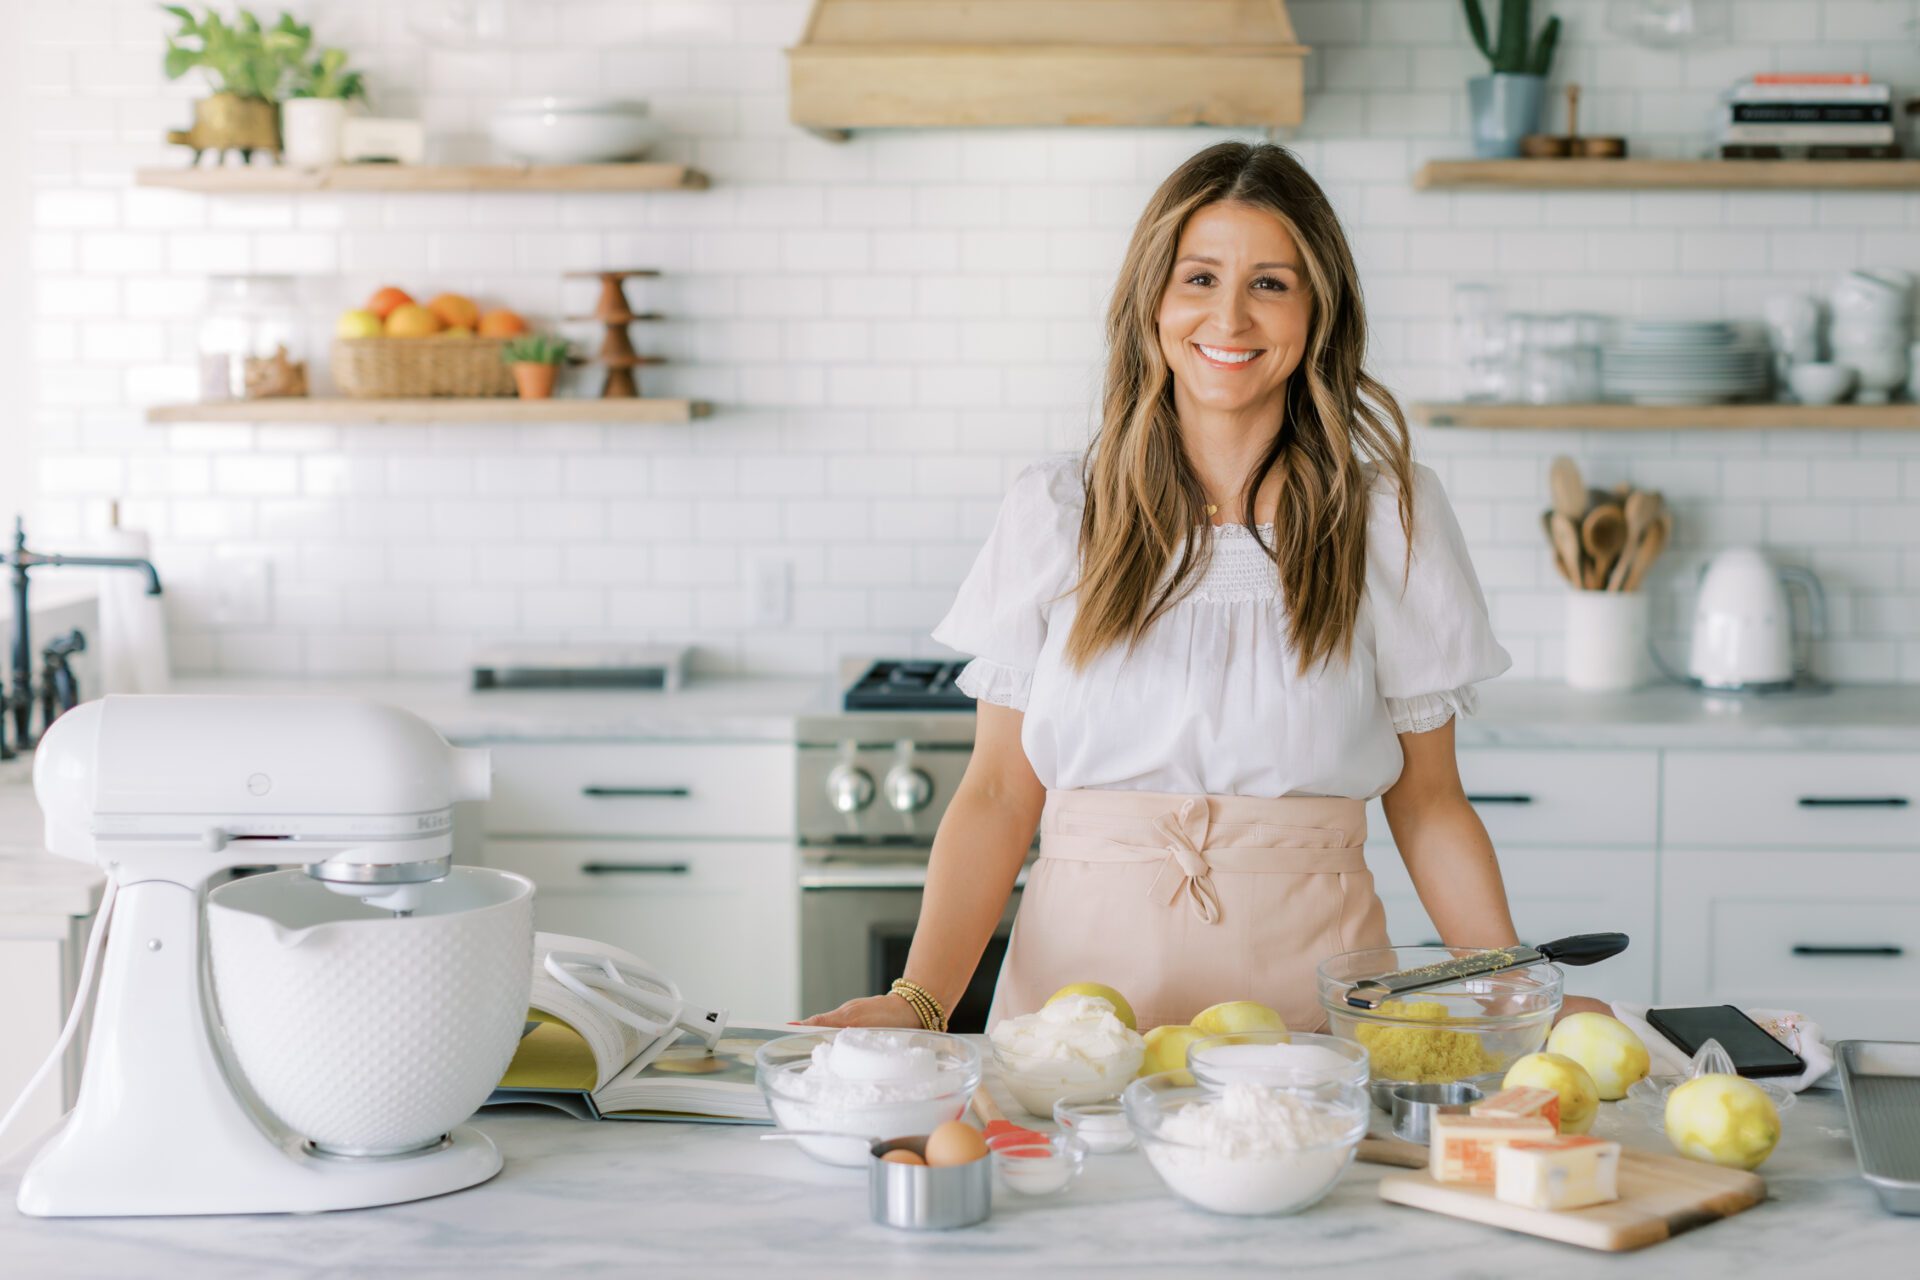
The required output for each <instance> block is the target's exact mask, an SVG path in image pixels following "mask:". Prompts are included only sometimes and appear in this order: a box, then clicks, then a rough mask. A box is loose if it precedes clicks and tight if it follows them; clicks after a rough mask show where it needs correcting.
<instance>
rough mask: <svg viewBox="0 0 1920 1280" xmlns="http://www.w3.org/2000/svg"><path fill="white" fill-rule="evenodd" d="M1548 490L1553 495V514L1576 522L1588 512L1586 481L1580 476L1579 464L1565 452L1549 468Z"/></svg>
mask: <svg viewBox="0 0 1920 1280" xmlns="http://www.w3.org/2000/svg"><path fill="white" fill-rule="evenodd" d="M1547 492H1548V493H1549V494H1551V495H1552V497H1553V514H1555V515H1557V516H1565V517H1566V518H1567V519H1569V520H1571V521H1573V522H1574V523H1575V524H1578V523H1579V522H1580V518H1581V517H1582V516H1584V515H1586V514H1587V485H1586V481H1584V480H1582V479H1581V478H1580V467H1579V464H1577V463H1576V462H1574V460H1573V459H1572V458H1569V457H1567V456H1566V455H1565V454H1562V455H1561V456H1559V457H1557V458H1555V459H1554V460H1553V463H1552V465H1550V466H1549V467H1548V468H1547Z"/></svg>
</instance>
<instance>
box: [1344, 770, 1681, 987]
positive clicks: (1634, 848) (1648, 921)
mask: <svg viewBox="0 0 1920 1280" xmlns="http://www.w3.org/2000/svg"><path fill="white" fill-rule="evenodd" d="M1459 759H1460V781H1461V784H1462V785H1463V786H1464V787H1465V788H1466V792H1467V796H1468V798H1469V799H1470V800H1471V801H1472V802H1473V806H1474V809H1475V811H1476V812H1477V813H1478V814H1479V815H1480V820H1481V822H1482V823H1483V824H1484V825H1485V826H1486V828H1487V834H1488V836H1489V837H1491V838H1492V840H1493V846H1494V850H1495V852H1496V853H1497V854H1498V855H1499V858H1500V872H1501V875H1502V876H1503V877H1504V878H1505V880H1506V885H1507V901H1508V905H1509V906H1510V907H1511V908H1512V910H1513V923H1514V928H1515V929H1516V930H1517V931H1518V932H1519V934H1520V937H1521V938H1522V939H1523V940H1525V941H1527V942H1549V941H1551V940H1553V939H1554V938H1561V937H1565V936H1567V935H1568V934H1574V933H1609V932H1619V933H1624V934H1626V935H1627V936H1628V937H1629V938H1631V939H1632V945H1631V946H1629V947H1628V949H1627V950H1626V952H1624V953H1623V954H1621V955H1619V956H1616V957H1614V958H1613V959H1611V960H1606V961H1603V962H1601V963H1600V964H1599V965H1597V966H1595V967H1593V968H1590V969H1584V970H1581V969H1569V970H1568V971H1567V986H1568V989H1569V990H1571V991H1574V992H1577V993H1578V994H1580V995H1588V996H1595V997H1598V998H1602V999H1608V1000H1616V999H1624V1000H1631V1001H1636V1002H1641V1003H1648V1002H1651V1001H1652V1000H1653V997H1654V980H1655V974H1656V971H1657V967H1658V965H1657V957H1656V952H1657V949H1658V945H1659V943H1658V938H1657V936H1656V935H1657V929H1656V919H1655V911H1654V893H1655V888H1656V882H1657V878H1658V874H1657V867H1658V856H1659V855H1658V851H1657V847H1656V842H1657V838H1658V832H1659V794H1660V792H1659V787H1660V760H1659V754H1658V753H1657V752H1653V751H1565V750H1553V751H1519V750H1511V749H1506V748H1500V749H1463V750H1462V751H1461V752H1460V756H1459ZM1367 865H1368V867H1369V868H1370V869H1371V870H1372V872H1373V875H1374V883H1375V888H1376V889H1377V890H1378V891H1379V894H1380V899H1381V902H1382V903H1383V904H1384V905H1385V907H1386V910H1387V936H1389V937H1390V938H1392V939H1393V940H1394V941H1395V942H1397V943H1403V944H1409V945H1415V944H1420V943H1428V942H1437V941H1439V940H1440V935H1439V931H1438V930H1437V929H1435V928H1434V926H1433V923H1432V921H1430V920H1429V919H1428V917H1427V913H1426V911H1425V909H1424V908H1422V907H1421V905H1420V899H1419V896H1418V895H1417V894H1416V893H1415V892H1414V888H1413V881H1412V879H1411V878H1410V877H1409V876H1408V875H1407V871H1406V867H1405V865H1404V864H1403V863H1402V862H1401V860H1400V855H1399V852H1398V850H1397V849H1396V848H1395V847H1394V843H1393V833H1392V832H1391V831H1390V830H1389V829H1388V827H1387V820H1386V816H1385V814H1384V812H1383V811H1382V810H1381V807H1380V803H1379V801H1377V800H1376V801H1374V802H1372V803H1371V804H1369V805H1368V813H1367Z"/></svg>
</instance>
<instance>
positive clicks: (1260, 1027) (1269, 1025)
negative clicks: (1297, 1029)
mask: <svg viewBox="0 0 1920 1280" xmlns="http://www.w3.org/2000/svg"><path fill="white" fill-rule="evenodd" d="M1193 1025H1194V1026H1196V1027H1198V1028H1199V1029H1200V1030H1202V1031H1204V1032H1206V1033H1207V1034H1208V1035H1210V1036H1227V1035H1232V1034H1234V1033H1235V1032H1237V1031H1285V1030H1286V1029H1287V1023H1286V1020H1285V1019H1284V1018H1282V1017H1281V1016H1280V1015H1279V1014H1278V1013H1276V1012H1275V1011H1273V1010H1272V1009H1269V1008H1267V1006H1265V1005H1263V1004H1255V1003H1254V1002H1253V1001H1251V1000H1230V1001H1228V1002H1227V1003H1226V1004H1216V1005H1214V1006H1212V1007H1211V1008H1207V1009H1202V1010H1201V1011H1200V1015H1199V1016H1198V1017H1197V1018H1195V1019H1194V1020H1193Z"/></svg>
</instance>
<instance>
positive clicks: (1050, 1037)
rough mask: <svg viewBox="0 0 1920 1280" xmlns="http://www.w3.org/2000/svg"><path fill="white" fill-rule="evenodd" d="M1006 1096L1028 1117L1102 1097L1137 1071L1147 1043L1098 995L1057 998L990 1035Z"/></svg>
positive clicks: (1046, 1116)
mask: <svg viewBox="0 0 1920 1280" xmlns="http://www.w3.org/2000/svg"><path fill="white" fill-rule="evenodd" d="M990 1039H991V1040H992V1043H993V1061H994V1065H995V1066H996V1067H997V1068H998V1069H999V1072H1000V1079H1001V1080H1002V1081H1003V1082H1005V1084H1006V1086H1007V1092H1008V1093H1009V1094H1011V1095H1013V1100H1014V1101H1015V1102H1017V1103H1019V1104H1020V1106H1021V1107H1022V1108H1024V1109H1025V1110H1026V1111H1027V1112H1028V1114H1030V1115H1035V1116H1039V1117H1041V1118H1042V1119H1051V1118H1052V1117H1053V1104H1054V1103H1056V1102H1058V1101H1060V1100H1061V1099H1062V1098H1102V1097H1111V1096H1113V1095H1114V1094H1116V1093H1118V1092H1120V1090H1121V1089H1122V1088H1124V1087H1125V1086H1126V1085H1127V1083H1128V1082H1129V1081H1131V1080H1132V1079H1133V1077H1134V1076H1135V1075H1136V1074H1138V1073H1139V1070H1140V1064H1141V1063H1142V1062H1143V1061H1145V1059H1146V1055H1147V1042H1146V1040H1145V1039H1143V1038H1142V1037H1141V1035H1140V1033H1139V1032H1137V1031H1135V1030H1133V1029H1132V1028H1130V1027H1128V1026H1127V1024H1126V1023H1124V1022H1122V1021H1120V1018H1119V1015H1117V1014H1116V1013H1115V1012H1114V1009H1113V1005H1112V1004H1111V1003H1110V1002H1108V1001H1107V1000H1105V999H1103V998H1102V997H1100V996H1062V997H1060V998H1058V999H1056V1000H1054V1001H1053V1002H1052V1003H1050V1004H1048V1005H1047V1006H1046V1007H1045V1008H1043V1009H1040V1010H1038V1011H1036V1012H1034V1013H1025V1014H1021V1015H1020V1016H1019V1017H1015V1018H1005V1019H1002V1020H1001V1021H1000V1022H999V1023H998V1024H997V1025H995V1027H994V1028H993V1031H992V1033H991V1035H990Z"/></svg>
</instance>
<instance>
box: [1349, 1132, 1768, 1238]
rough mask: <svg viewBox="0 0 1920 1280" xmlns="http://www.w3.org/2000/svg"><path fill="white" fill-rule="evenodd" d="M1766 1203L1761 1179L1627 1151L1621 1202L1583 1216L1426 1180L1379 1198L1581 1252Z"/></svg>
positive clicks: (1662, 1234) (1407, 1181)
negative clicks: (1557, 1242)
mask: <svg viewBox="0 0 1920 1280" xmlns="http://www.w3.org/2000/svg"><path fill="white" fill-rule="evenodd" d="M1766 1196H1767V1184H1766V1183H1765V1182H1764V1181H1763V1180H1762V1179H1761V1177H1760V1175H1759V1174H1756V1173H1747V1172H1745V1171H1744V1170H1740V1169H1722V1168H1720V1167H1719V1166H1718V1165H1711V1164H1702V1163H1701V1162H1700V1161H1697V1160H1682V1159H1680V1158H1678V1157H1676V1156H1659V1155H1654V1154H1652V1153H1651V1152H1647V1151H1636V1150H1634V1149H1633V1148H1632V1147H1623V1148H1622V1149H1621V1151H1620V1198H1619V1199H1618V1200H1616V1201H1614V1202H1613V1203H1612V1204H1596V1205H1591V1206H1589V1207H1587V1208H1585V1209H1563V1210H1558V1211H1555V1210H1551V1209H1528V1208H1523V1207H1522V1206H1520V1205H1517V1204H1506V1203H1503V1202H1502V1201H1499V1200H1495V1199H1494V1198H1493V1188H1492V1187H1488V1186H1479V1185H1476V1184H1472V1183H1461V1182H1435V1181H1434V1180H1433V1176H1432V1175H1431V1174H1429V1173H1426V1172H1420V1173H1391V1174H1388V1175H1387V1176H1386V1177H1384V1178H1382V1179H1381V1180H1380V1198H1381V1199H1382V1200H1388V1201H1391V1202H1393V1203H1394V1204H1406V1205H1412V1206H1413V1207H1414V1208H1416V1209H1431V1210H1433V1211H1434V1212H1435V1213H1444V1214H1448V1215H1449V1216H1451V1217H1455V1218H1465V1219H1467V1220H1468V1221H1471V1222H1484V1223H1486V1224H1487V1225H1488V1226H1494V1227H1504V1228H1506V1229H1507V1230H1508V1231H1521V1232H1525V1233H1526V1234H1527V1235H1530V1236H1541V1237H1544V1238H1545V1239H1548V1240H1560V1241H1564V1242H1565V1243H1567V1244H1576V1245H1579V1246H1580V1247H1581V1248H1583V1249H1602V1250H1606V1251H1608V1252H1619V1251H1621V1250H1625V1249H1640V1248H1644V1247H1645V1246H1647V1245H1650V1244H1658V1243H1659V1242H1660V1241H1662V1240H1665V1239H1668V1238H1669V1237H1672V1236H1677V1235H1679V1234H1680V1233H1681V1232H1683V1231H1691V1230H1693V1228H1695V1227H1700V1226H1705V1225H1706V1224H1707V1223H1709V1222H1717V1221H1719V1220H1720V1219H1721V1218H1727V1217H1731V1216H1733V1215H1734V1214H1736V1213H1739V1212H1740V1211H1741V1210H1742V1209H1750V1208H1752V1207H1753V1206H1754V1205H1756V1204H1759V1203H1760V1202H1761V1201H1762V1200H1764V1199H1766Z"/></svg>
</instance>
